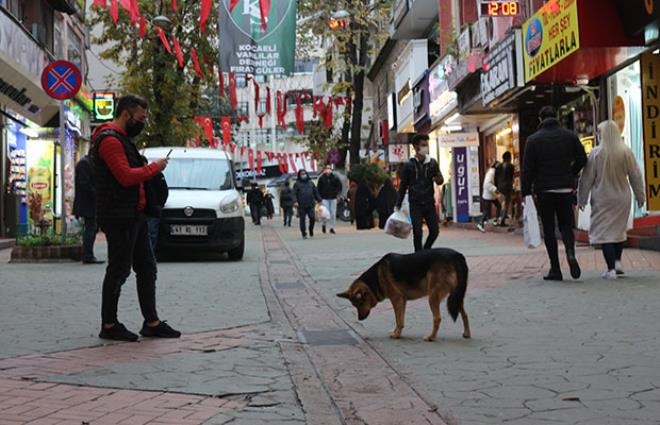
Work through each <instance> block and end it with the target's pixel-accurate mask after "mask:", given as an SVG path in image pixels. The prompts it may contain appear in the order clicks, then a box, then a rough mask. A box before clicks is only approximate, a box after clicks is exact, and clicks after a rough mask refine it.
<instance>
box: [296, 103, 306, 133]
mask: <svg viewBox="0 0 660 425" xmlns="http://www.w3.org/2000/svg"><path fill="white" fill-rule="evenodd" d="M303 113H304V111H303V107H302V96H301V95H300V93H298V94H297V95H296V129H297V130H298V134H303V132H304V131H305V117H304V115H303Z"/></svg>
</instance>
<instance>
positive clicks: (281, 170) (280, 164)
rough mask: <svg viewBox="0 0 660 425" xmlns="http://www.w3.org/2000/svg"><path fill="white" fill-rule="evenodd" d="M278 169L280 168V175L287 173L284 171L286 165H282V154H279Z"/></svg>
mask: <svg viewBox="0 0 660 425" xmlns="http://www.w3.org/2000/svg"><path fill="white" fill-rule="evenodd" d="M277 168H279V170H280V173H282V174H284V173H286V171H285V169H284V164H283V163H282V154H281V153H278V154H277Z"/></svg>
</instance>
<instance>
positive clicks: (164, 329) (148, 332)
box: [140, 321, 181, 338]
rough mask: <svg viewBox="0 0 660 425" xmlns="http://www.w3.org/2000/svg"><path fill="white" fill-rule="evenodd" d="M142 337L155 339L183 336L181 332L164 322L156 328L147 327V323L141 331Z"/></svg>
mask: <svg viewBox="0 0 660 425" xmlns="http://www.w3.org/2000/svg"><path fill="white" fill-rule="evenodd" d="M140 335H142V336H144V337H154V338H178V337H180V336H181V332H179V331H177V330H175V329H172V328H171V327H170V325H168V324H167V323H165V322H164V321H161V322H160V323H159V324H158V325H156V326H147V323H146V322H145V323H144V324H143V325H142V329H141V330H140Z"/></svg>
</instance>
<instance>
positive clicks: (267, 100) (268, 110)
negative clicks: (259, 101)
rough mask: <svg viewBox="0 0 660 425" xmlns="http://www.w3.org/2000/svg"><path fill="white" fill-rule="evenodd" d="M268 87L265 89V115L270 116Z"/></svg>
mask: <svg viewBox="0 0 660 425" xmlns="http://www.w3.org/2000/svg"><path fill="white" fill-rule="evenodd" d="M270 109H271V107H270V87H266V113H267V114H268V115H270Z"/></svg>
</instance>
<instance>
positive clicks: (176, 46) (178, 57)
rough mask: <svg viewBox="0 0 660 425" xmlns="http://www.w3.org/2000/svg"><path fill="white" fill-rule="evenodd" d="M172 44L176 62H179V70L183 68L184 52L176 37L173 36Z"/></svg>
mask: <svg viewBox="0 0 660 425" xmlns="http://www.w3.org/2000/svg"><path fill="white" fill-rule="evenodd" d="M172 44H173V45H174V52H175V53H176V60H177V62H179V68H183V52H182V51H181V45H180V44H179V40H178V39H177V38H176V36H174V35H173V36H172Z"/></svg>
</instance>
